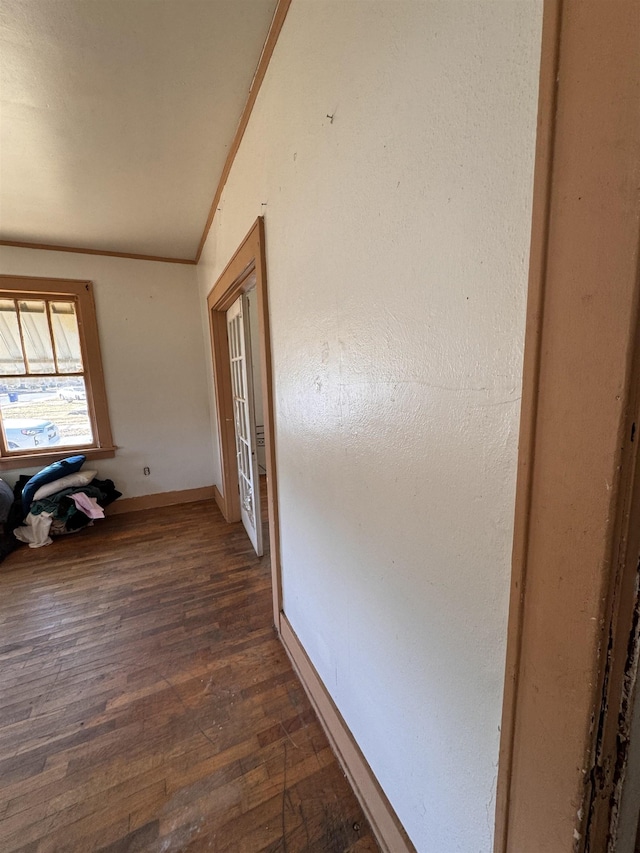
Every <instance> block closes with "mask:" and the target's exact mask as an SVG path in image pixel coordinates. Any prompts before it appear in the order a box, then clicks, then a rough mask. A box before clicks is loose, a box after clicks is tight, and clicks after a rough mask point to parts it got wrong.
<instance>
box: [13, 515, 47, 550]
mask: <svg viewBox="0 0 640 853" xmlns="http://www.w3.org/2000/svg"><path fill="white" fill-rule="evenodd" d="M51 522H52V513H50V512H41V513H40V514H39V515H34V514H33V513H32V512H30V513H29V515H28V516H27V517H26V518H25V520H24V524H23V525H22V527H16V529H15V530H14V531H13V535H14V536H15V537H16V539H19V540H20V541H21V542H25V543H26V544H27V545H28V546H29V548H42V546H43V545H51V543H52V541H53V540H52V539H51V537H50V536H49V530H50V528H51Z"/></svg>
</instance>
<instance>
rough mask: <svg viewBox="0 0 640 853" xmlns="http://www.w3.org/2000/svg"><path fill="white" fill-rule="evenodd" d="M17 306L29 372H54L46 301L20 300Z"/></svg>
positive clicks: (54, 366)
mask: <svg viewBox="0 0 640 853" xmlns="http://www.w3.org/2000/svg"><path fill="white" fill-rule="evenodd" d="M18 307H19V309H20V322H21V323H22V337H23V340H24V349H25V355H26V356H27V362H28V368H29V373H55V372H56V365H55V362H54V360H53V345H52V343H51V334H50V332H49V320H48V319H47V313H46V303H45V302H40V301H37V302H36V301H35V300H31V299H30V300H29V301H22V300H21V301H20V302H19V303H18Z"/></svg>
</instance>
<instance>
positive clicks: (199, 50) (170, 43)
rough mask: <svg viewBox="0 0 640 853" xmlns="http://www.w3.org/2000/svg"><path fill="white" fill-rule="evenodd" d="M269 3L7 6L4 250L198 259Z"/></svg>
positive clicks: (0, 52) (174, 0)
mask: <svg viewBox="0 0 640 853" xmlns="http://www.w3.org/2000/svg"><path fill="white" fill-rule="evenodd" d="M275 6H276V0H1V2H0V239H4V240H18V241H23V242H30V243H51V244H57V245H64V246H77V247H83V248H91V249H101V250H108V251H117V252H134V253H139V254H146V255H160V256H164V257H177V258H193V257H194V256H195V254H196V250H197V247H198V243H199V242H200V237H201V235H202V231H203V228H204V226H205V222H206V219H207V215H208V213H209V208H210V205H211V202H212V200H213V196H214V193H215V190H216V187H217V184H218V179H219V177H220V174H221V172H222V168H223V165H224V162H225V159H226V156H227V151H228V149H229V147H230V145H231V142H232V140H233V136H234V133H235V130H236V128H237V125H238V122H239V120H240V116H241V114H242V110H243V108H244V105H245V103H246V100H247V95H248V92H249V87H250V85H251V81H252V78H253V75H254V72H255V70H256V67H257V65H258V61H259V59H260V54H261V52H262V47H263V45H264V42H265V39H266V36H267V32H268V30H269V25H270V23H271V19H272V17H273V13H274V9H275Z"/></svg>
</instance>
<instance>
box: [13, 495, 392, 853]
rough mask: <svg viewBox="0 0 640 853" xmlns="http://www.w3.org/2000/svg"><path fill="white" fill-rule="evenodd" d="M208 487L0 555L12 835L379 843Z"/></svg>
mask: <svg viewBox="0 0 640 853" xmlns="http://www.w3.org/2000/svg"><path fill="white" fill-rule="evenodd" d="M270 595H271V593H270V573H269V559H268V556H267V557H264V558H262V560H259V559H257V558H256V557H255V555H254V553H253V551H252V550H251V546H250V544H249V540H248V539H247V537H246V534H245V533H244V531H243V529H242V527H241V526H240V525H232V526H230V525H227V524H226V523H225V522H224V520H223V519H222V516H221V515H220V513H219V511H218V509H217V507H216V506H215V504H214V503H212V502H208V501H207V502H201V503H197V504H189V505H182V506H179V507H169V508H165V509H161V510H149V511H145V512H138V513H132V514H130V515H128V516H125V515H119V516H112V517H110V518H107V519H105V520H104V521H100V522H97V523H96V525H95V527H93V528H88V529H86V530H84V531H82V532H81V533H79V534H75V535H73V536H67V537H62V538H59V539H56V540H55V541H54V543H53V544H52V545H50V546H48V547H45V548H41V549H38V550H31V549H29V548H26V547H24V548H22V549H21V550H19V551H17V552H15V553H14V554H12V555H10V556H9V557H8V558H7V560H6V561H5V562H4V563H3V564H2V565H0V851H2V853H10V852H13V853H15V851H21V853H63V851H73V853H77V851H80V853H85V851H101V852H102V853H129V851H155V853H175V851H194V853H195V851H201V850H208V851H214V853H259V851H265V853H276V851H280V852H281V853H325V851H326V853H343V851H349V853H365V851H378V847H377V846H376V844H375V842H374V840H373V837H372V835H371V832H370V829H369V827H368V825H367V822H366V820H365V819H364V816H363V813H362V810H361V808H360V806H359V805H358V803H357V801H356V799H355V797H354V795H353V793H352V792H351V790H350V788H349V786H348V784H347V782H346V780H345V778H344V776H343V775H342V773H341V771H340V769H339V767H338V765H337V763H336V760H335V758H334V756H333V754H332V752H331V750H330V748H329V746H328V744H327V740H326V738H325V736H324V733H323V732H322V729H321V728H320V725H319V724H318V722H317V720H316V718H315V715H314V713H313V711H312V709H311V707H310V705H309V702H308V700H307V698H306V696H305V694H304V692H303V690H302V687H301V686H300V684H299V682H298V680H297V678H296V676H295V674H294V672H293V670H292V668H291V665H290V663H289V661H288V658H287V657H286V655H285V653H284V650H283V649H282V646H281V645H280V643H279V641H278V640H277V638H276V636H275V632H274V629H273V627H272V613H271V599H270Z"/></svg>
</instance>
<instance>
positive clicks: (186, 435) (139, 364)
mask: <svg viewBox="0 0 640 853" xmlns="http://www.w3.org/2000/svg"><path fill="white" fill-rule="evenodd" d="M0 273H3V274H8V275H32V276H48V277H51V278H77V279H89V280H91V281H92V282H93V284H94V295H95V301H96V312H97V315H98V330H99V334H100V346H101V350H102V361H103V367H104V374H105V383H106V389H107V399H108V403H109V413H110V416H111V429H112V431H113V438H114V442H115V444H116V445H117V446H118V450H117V453H116V456H115V458H113V459H99V460H96V462H95V468H96V469H97V470H98V471H99V473H100V476H101V477H110V478H111V479H113V480H114V481H115V483H116V485H117V487H118V488H119V489H120V491H121V492H123V494H124V495H125V497H134V496H136V495H147V494H154V493H156V492H167V491H174V490H178V489H191V488H197V487H199V486H208V485H211V483H212V482H213V478H214V470H215V469H214V461H215V460H214V451H213V444H212V440H213V439H212V434H211V426H210V420H209V403H208V389H207V374H206V358H205V352H206V350H205V341H204V340H203V336H202V334H201V329H202V325H201V322H202V321H201V316H200V306H199V298H198V287H197V280H196V272H195V268H194V267H190V266H184V265H180V264H163V263H156V262H149V261H135V260H126V259H123V258H108V257H99V256H92V255H79V254H71V253H66V252H50V251H38V250H34V249H18V248H9V247H4V246H3V247H0ZM206 346H207V347H208V343H206ZM87 464H88V463H87ZM145 466H147V467H149V468H150V469H151V474H150V476H148V477H145V476H144V475H143V473H142V469H143V468H144V467H145ZM19 470H20V471H23V470H24V471H27V470H31V471H35V470H37V469H22V468H21V469H19ZM15 473H16V472H13V473H12V472H3V473H2V475H1V476H2V478H3V479H6V480H8V481H9V482H12V481H13V479H15Z"/></svg>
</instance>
